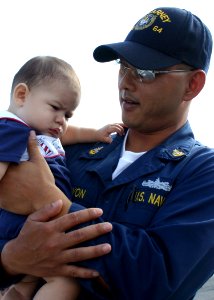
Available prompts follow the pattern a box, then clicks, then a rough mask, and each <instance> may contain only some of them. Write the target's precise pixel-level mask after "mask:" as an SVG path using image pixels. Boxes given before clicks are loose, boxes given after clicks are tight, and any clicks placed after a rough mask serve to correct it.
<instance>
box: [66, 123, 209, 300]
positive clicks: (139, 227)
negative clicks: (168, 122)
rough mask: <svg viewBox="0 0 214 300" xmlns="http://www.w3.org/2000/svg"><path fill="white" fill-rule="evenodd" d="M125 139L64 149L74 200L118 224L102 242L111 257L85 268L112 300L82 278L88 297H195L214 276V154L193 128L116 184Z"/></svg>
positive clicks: (144, 158) (134, 166)
mask: <svg viewBox="0 0 214 300" xmlns="http://www.w3.org/2000/svg"><path fill="white" fill-rule="evenodd" d="M123 139H124V137H121V136H117V137H116V138H115V139H114V141H113V143H112V144H110V145H109V144H102V143H97V144H94V145H92V144H90V145H86V144H85V145H83V144H82V145H74V146H70V147H67V148H66V156H67V163H68V168H69V169H70V171H71V184H72V199H73V201H74V202H76V203H79V204H81V205H82V206H85V207H100V208H102V209H103V210H104V214H103V220H104V221H110V222H112V224H113V232H112V233H109V234H107V235H105V236H103V237H101V238H98V239H97V240H96V243H98V242H108V243H110V244H111V245H112V252H111V253H110V254H108V255H106V256H104V257H102V258H98V259H95V260H91V261H87V262H84V263H82V264H83V265H84V266H88V267H90V268H95V269H97V270H98V271H99V272H100V274H101V275H102V276H103V278H104V279H105V281H106V282H107V284H108V285H109V286H110V289H111V292H112V295H111V296H101V295H100V294H99V292H97V290H96V289H94V285H93V281H89V280H88V281H87V280H82V281H81V284H82V286H84V287H85V293H86V294H85V295H84V297H85V298H84V297H83V299H96V300H98V299H99V300H100V299H124V300H126V299H127V300H130V299H135V300H142V299H146V300H147V299H152V300H166V299H171V300H181V299H182V300H189V299H192V298H193V296H194V295H195V292H196V291H197V290H198V289H199V288H200V287H201V286H202V285H203V283H204V282H205V281H206V280H207V279H208V278H209V277H210V276H211V275H212V273H213V271H214V239H213V232H214V217H213V211H214V151H213V150H212V149H209V148H207V147H205V146H203V145H201V144H200V143H198V142H197V141H195V139H194V136H193V134H192V131H191V128H190V127H189V124H188V123H187V124H186V125H185V126H184V127H183V128H181V129H180V130H178V131H177V132H176V133H175V134H174V135H172V136H171V137H170V138H168V139H167V140H166V141H165V142H164V143H163V144H162V145H160V146H158V147H156V148H155V149H152V150H151V151H148V152H147V153H146V154H144V155H143V156H142V157H140V158H139V159H138V160H137V161H135V162H134V163H133V164H132V165H130V166H129V167H128V168H127V169H126V170H124V171H123V172H122V173H121V174H120V175H119V176H118V177H116V178H115V180H113V181H112V178H111V175H112V172H113V170H114V169H115V167H116V165H117V162H118V158H119V156H120V153H121V147H122V143H123Z"/></svg>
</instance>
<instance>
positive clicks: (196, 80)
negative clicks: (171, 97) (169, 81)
mask: <svg viewBox="0 0 214 300" xmlns="http://www.w3.org/2000/svg"><path fill="white" fill-rule="evenodd" d="M189 76H190V77H189V81H188V86H187V89H186V94H185V97H184V100H185V101H189V100H192V99H193V98H195V97H196V96H197V95H198V94H199V93H200V91H201V90H202V89H203V87H204V84H205V81H206V73H205V72H204V71H203V70H195V71H192V72H191V73H190V75H189Z"/></svg>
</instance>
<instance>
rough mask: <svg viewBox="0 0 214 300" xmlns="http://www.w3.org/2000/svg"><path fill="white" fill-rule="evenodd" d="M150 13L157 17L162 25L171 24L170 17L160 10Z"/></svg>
mask: <svg viewBox="0 0 214 300" xmlns="http://www.w3.org/2000/svg"><path fill="white" fill-rule="evenodd" d="M151 13H153V14H156V15H157V16H159V17H160V19H161V20H162V22H163V23H166V22H171V20H170V17H169V16H168V15H167V14H166V13H165V12H164V11H163V10H161V9H158V10H157V9H154V10H153V11H152V12H151Z"/></svg>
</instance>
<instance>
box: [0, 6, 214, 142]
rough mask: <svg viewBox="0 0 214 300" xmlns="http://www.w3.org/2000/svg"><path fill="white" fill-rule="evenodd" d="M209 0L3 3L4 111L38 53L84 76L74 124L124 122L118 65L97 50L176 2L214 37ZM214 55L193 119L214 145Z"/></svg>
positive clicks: (0, 93)
mask: <svg viewBox="0 0 214 300" xmlns="http://www.w3.org/2000/svg"><path fill="white" fill-rule="evenodd" d="M210 3H211V2H210V1H209V0H203V1H197V0H186V1H183V0H180V1H177V0H168V1H164V0H163V1H159V0H150V1H149V0H147V1H143V0H141V1H138V0H127V1H126V0H105V1H103V0H76V1H72V0H70V1H69V0H61V1H56V0H37V1H32V0H6V1H1V3H0V44H1V55H0V110H2V109H7V107H8V105H9V94H10V87H11V83H12V79H13V76H14V74H15V73H16V72H17V71H18V69H19V68H20V67H21V66H22V65H23V64H24V63H25V62H26V61H27V60H28V59H30V58H32V57H34V56H37V55H51V56H57V57H59V58H61V59H64V60H66V61H67V62H69V63H70V64H71V65H72V66H73V67H74V69H75V71H76V73H77V75H78V76H79V78H80V81H81V86H82V99H81V104H80V106H79V107H78V109H77V110H76V112H75V115H74V117H73V118H72V119H71V123H73V124H76V125H78V126H87V127H96V128H98V127H102V126H103V125H105V124H107V123H112V122H120V121H121V118H120V107H119V103H118V91H117V71H118V68H117V66H116V65H115V64H114V63H113V62H111V63H105V64H100V63H97V62H96V61H94V59H93V55H92V53H93V50H94V49H95V48H96V47H97V46H99V45H100V44H106V43H113V42H120V41H123V40H124V39H125V37H126V35H127V34H128V32H129V31H130V30H131V28H132V27H133V25H134V24H135V23H136V22H137V21H138V20H139V19H140V18H141V17H143V16H144V15H146V14H147V13H148V12H149V11H150V10H152V9H154V8H157V7H163V6H176V7H180V8H185V9H187V10H190V11H191V12H192V13H194V14H196V15H198V16H199V17H200V18H201V19H202V21H203V22H204V23H205V24H206V25H207V26H208V27H209V28H210V30H211V32H212V34H213V36H214V21H213V18H214V16H213V15H214V14H213V10H212V9H211V7H210ZM213 72H214V55H213V58H212V61H211V67H210V70H209V73H208V76H207V82H206V85H205V88H204V90H203V91H202V92H201V93H200V95H199V96H198V97H197V98H195V99H194V100H193V103H192V106H191V110H190V114H189V120H190V123H191V125H192V128H193V130H194V132H195V135H196V137H197V138H198V139H199V140H201V141H202V142H203V143H205V144H207V145H209V146H211V147H214V136H213V129H212V128H213V127H214V114H213V111H214V108H213V102H214V99H213V85H214V81H213V74H214V73H213Z"/></svg>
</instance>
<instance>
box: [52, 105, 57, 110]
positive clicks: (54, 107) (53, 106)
mask: <svg viewBox="0 0 214 300" xmlns="http://www.w3.org/2000/svg"><path fill="white" fill-rule="evenodd" d="M51 107H52V108H53V109H54V110H59V107H57V106H56V105H51Z"/></svg>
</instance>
